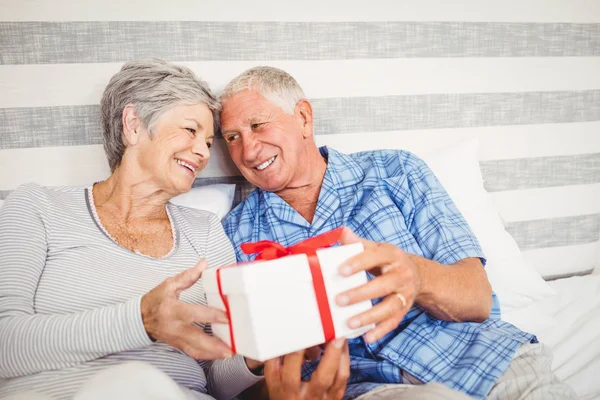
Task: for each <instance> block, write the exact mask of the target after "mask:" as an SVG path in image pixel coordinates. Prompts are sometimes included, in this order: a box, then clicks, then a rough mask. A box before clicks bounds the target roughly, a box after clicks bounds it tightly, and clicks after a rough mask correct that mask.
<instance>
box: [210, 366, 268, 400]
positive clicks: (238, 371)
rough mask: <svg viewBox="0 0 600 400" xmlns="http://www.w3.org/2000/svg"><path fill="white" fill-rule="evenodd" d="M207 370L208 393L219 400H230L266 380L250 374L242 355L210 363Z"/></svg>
mask: <svg viewBox="0 0 600 400" xmlns="http://www.w3.org/2000/svg"><path fill="white" fill-rule="evenodd" d="M207 370H208V374H207V378H208V393H210V394H211V395H212V396H214V397H215V398H216V399H217V400H229V399H231V398H233V397H235V396H237V395H238V394H240V393H241V392H243V391H244V390H245V389H247V388H249V387H250V386H252V385H254V384H255V383H257V382H260V381H261V380H263V379H264V376H257V375H254V374H253V373H252V372H250V370H248V367H247V365H246V361H244V357H242V356H240V355H237V356H235V357H232V358H230V359H226V360H215V361H213V362H210V363H208V368H207Z"/></svg>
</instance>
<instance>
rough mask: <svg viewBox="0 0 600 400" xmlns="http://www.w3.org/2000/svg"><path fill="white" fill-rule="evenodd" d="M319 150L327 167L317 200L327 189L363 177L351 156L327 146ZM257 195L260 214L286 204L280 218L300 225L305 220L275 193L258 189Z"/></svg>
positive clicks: (335, 188) (347, 183)
mask: <svg viewBox="0 0 600 400" xmlns="http://www.w3.org/2000/svg"><path fill="white" fill-rule="evenodd" d="M319 152H320V153H321V155H322V156H323V157H324V158H325V159H326V160H327V169H326V170H325V177H324V178H323V185H322V187H321V194H320V196H319V200H320V199H321V197H322V196H323V194H326V193H327V192H329V191H332V190H337V189H343V188H346V187H349V186H354V185H356V184H358V183H360V182H362V180H363V179H364V177H365V173H364V171H363V169H362V168H361V166H360V165H359V164H358V163H357V162H356V161H355V160H354V159H353V158H352V157H350V156H348V155H347V154H343V153H340V152H338V151H336V150H334V149H332V148H330V147H327V146H322V147H320V148H319ZM259 195H260V203H261V204H263V205H264V208H263V209H262V210H261V211H262V212H261V214H264V213H265V212H266V211H267V210H268V209H269V208H271V207H272V206H273V205H275V204H279V205H281V206H284V205H286V206H287V209H289V210H286V211H287V212H285V214H288V215H285V216H284V215H279V217H280V218H282V219H285V220H288V221H289V220H294V222H296V223H299V224H300V225H304V224H303V223H302V221H304V222H306V221H305V220H304V219H303V218H302V217H300V215H299V214H298V213H297V212H296V211H295V210H294V209H292V207H290V206H289V205H288V204H287V203H286V202H285V201H283V199H282V198H281V197H279V196H278V195H276V194H275V193H272V192H267V191H265V190H262V189H259ZM283 209H286V207H285V206H284V207H283ZM281 210H282V207H278V211H281ZM294 214H296V215H294ZM296 217H297V218H296Z"/></svg>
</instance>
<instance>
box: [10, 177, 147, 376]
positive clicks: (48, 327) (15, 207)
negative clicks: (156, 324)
mask: <svg viewBox="0 0 600 400" xmlns="http://www.w3.org/2000/svg"><path fill="white" fill-rule="evenodd" d="M44 210H45V195H44V193H43V191H42V189H41V188H40V187H38V186H37V185H27V186H24V187H21V188H20V189H17V190H15V191H14V192H13V193H12V194H11V195H10V196H9V197H8V198H7V200H6V202H5V203H4V206H3V207H2V209H1V210H0V377H1V378H14V377H17V376H24V375H30V374H34V373H37V372H41V371H45V370H54V369H61V368H66V367H69V366H73V365H76V364H79V363H82V362H85V361H89V360H93V359H96V358H99V357H103V356H105V355H107V354H111V353H116V352H121V351H125V350H131V349H135V348H139V347H143V346H146V345H149V344H151V343H152V342H151V341H150V339H149V338H148V335H147V334H146V331H145V330H144V326H143V322H142V318H141V312H140V301H141V297H136V298H132V299H130V300H129V301H127V302H125V303H120V304H115V305H111V306H107V307H101V308H96V309H91V310H86V311H83V312H77V313H73V314H60V315H42V314H37V313H36V311H35V308H34V298H35V293H36V290H37V286H38V283H39V280H40V277H41V276H42V273H43V270H44V266H45V263H46V253H47V251H48V240H47V229H46V228H47V227H46V224H47V221H45V219H44Z"/></svg>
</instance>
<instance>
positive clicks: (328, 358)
mask: <svg viewBox="0 0 600 400" xmlns="http://www.w3.org/2000/svg"><path fill="white" fill-rule="evenodd" d="M345 344H346V339H343V338H342V339H334V340H332V341H331V342H329V343H328V344H327V346H326V347H325V353H324V354H323V357H321V361H319V366H318V367H317V369H316V370H315V372H313V374H312V376H311V378H310V382H309V383H308V387H307V391H308V393H309V394H310V395H312V396H313V397H314V398H318V399H320V398H322V397H323V396H324V394H326V393H327V392H328V391H329V389H330V388H331V386H332V385H333V382H334V381H335V379H336V377H337V375H338V369H339V366H340V357H341V355H342V351H343V349H344V345H345ZM309 397H310V396H309Z"/></svg>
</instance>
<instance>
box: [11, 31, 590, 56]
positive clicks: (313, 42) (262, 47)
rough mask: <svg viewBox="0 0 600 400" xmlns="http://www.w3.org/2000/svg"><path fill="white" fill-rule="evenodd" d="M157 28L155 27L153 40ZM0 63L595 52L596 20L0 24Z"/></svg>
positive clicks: (556, 54) (564, 54) (561, 54)
mask: <svg viewBox="0 0 600 400" xmlns="http://www.w3.org/2000/svg"><path fill="white" fill-rule="evenodd" d="M156 32H160V38H159V39H160V40H157V37H156ZM0 48H2V52H0V63H1V64H50V63H93V62H97V63H99V62H119V61H125V60H129V59H134V58H141V57H149V56H154V57H160V58H164V59H166V60H171V61H176V60H179V61H188V60H189V61H192V60H193V61H201V60H263V61H265V60H275V59H277V60H332V59H357V58H399V57H546V56H555V57H560V56H598V55H600V24H576V23H497V22H398V21H391V22H220V21H125V22H119V21H94V22H81V21H78V22H40V21H31V22H0Z"/></svg>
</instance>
